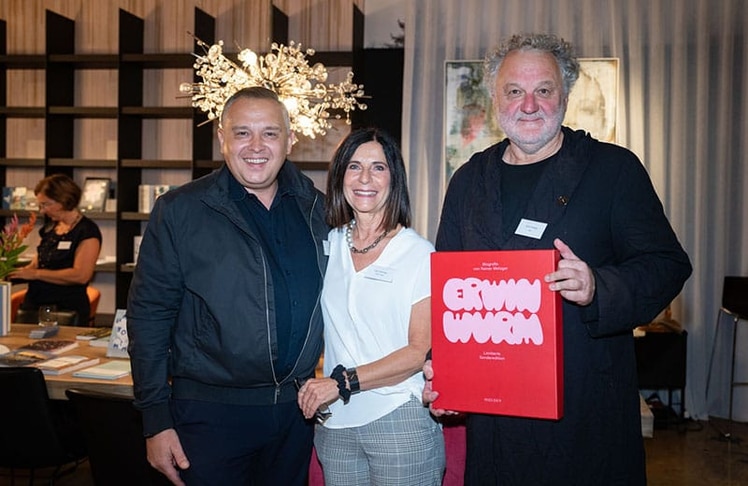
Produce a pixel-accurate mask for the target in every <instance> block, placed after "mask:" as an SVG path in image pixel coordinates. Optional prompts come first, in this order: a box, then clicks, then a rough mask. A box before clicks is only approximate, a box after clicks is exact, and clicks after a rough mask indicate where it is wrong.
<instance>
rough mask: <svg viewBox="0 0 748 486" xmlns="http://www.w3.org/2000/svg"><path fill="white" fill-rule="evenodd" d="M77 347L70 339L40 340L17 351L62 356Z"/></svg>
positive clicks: (75, 342) (76, 343)
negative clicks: (40, 352)
mask: <svg viewBox="0 0 748 486" xmlns="http://www.w3.org/2000/svg"><path fill="white" fill-rule="evenodd" d="M77 347H78V342H77V341H75V340H72V339H41V340H39V341H34V342H33V343H29V344H26V345H24V346H22V347H20V348H19V349H22V350H27V351H42V352H45V353H51V354H62V353H66V352H68V351H70V350H71V349H75V348H77Z"/></svg>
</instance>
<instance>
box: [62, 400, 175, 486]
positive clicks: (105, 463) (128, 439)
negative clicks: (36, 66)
mask: <svg viewBox="0 0 748 486" xmlns="http://www.w3.org/2000/svg"><path fill="white" fill-rule="evenodd" d="M65 394H66V395H67V397H68V399H69V400H70V401H71V402H72V403H73V406H74V408H75V410H76V411H77V412H78V417H79V419H80V421H81V424H82V427H83V433H84V435H85V438H86V445H87V446H88V450H89V454H88V460H89V463H90V465H91V474H92V475H93V479H94V484H97V485H102V486H118V485H122V486H131V485H138V486H149V485H150V486H160V485H165V486H166V485H169V484H171V483H170V482H169V481H168V480H167V479H166V476H164V475H163V474H161V473H160V472H158V471H157V470H156V469H154V468H152V467H151V465H150V464H148V460H147V459H146V449H145V439H144V438H143V426H142V423H141V416H140V412H139V411H138V410H136V409H135V407H133V404H132V399H130V398H127V397H123V396H119V395H112V394H107V393H101V392H94V391H89V390H79V389H68V390H65Z"/></svg>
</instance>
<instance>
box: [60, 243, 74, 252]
mask: <svg viewBox="0 0 748 486" xmlns="http://www.w3.org/2000/svg"><path fill="white" fill-rule="evenodd" d="M72 246H73V242H72V241H61V242H59V243H57V249H58V250H69V249H70V248H71V247H72Z"/></svg>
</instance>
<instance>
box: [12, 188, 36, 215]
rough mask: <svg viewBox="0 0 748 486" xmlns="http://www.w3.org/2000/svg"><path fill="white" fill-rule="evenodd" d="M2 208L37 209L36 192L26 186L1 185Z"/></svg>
mask: <svg viewBox="0 0 748 486" xmlns="http://www.w3.org/2000/svg"><path fill="white" fill-rule="evenodd" d="M3 209H10V210H19V209H20V210H23V211H38V210H39V203H38V202H37V201H36V194H34V190H33V189H29V188H28V187H3Z"/></svg>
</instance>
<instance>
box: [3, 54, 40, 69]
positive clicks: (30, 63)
mask: <svg viewBox="0 0 748 486" xmlns="http://www.w3.org/2000/svg"><path fill="white" fill-rule="evenodd" d="M46 61H47V58H46V56H45V55H44V54H7V55H5V54H3V55H0V67H5V68H8V69H44V68H45V67H46V66H47V63H46Z"/></svg>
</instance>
